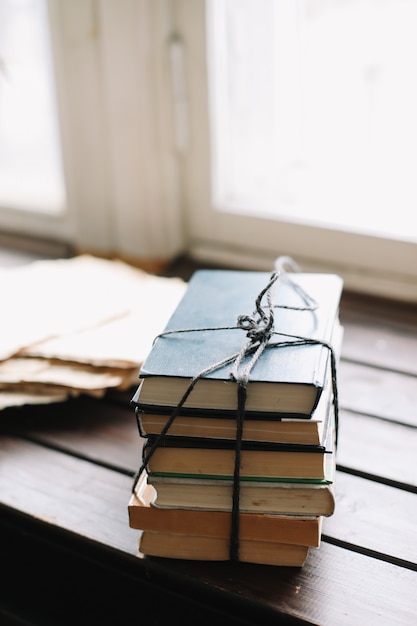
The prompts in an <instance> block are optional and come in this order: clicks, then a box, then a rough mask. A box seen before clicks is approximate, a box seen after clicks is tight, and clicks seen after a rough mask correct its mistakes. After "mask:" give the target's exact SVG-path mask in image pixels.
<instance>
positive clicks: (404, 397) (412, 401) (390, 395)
mask: <svg viewBox="0 0 417 626" xmlns="http://www.w3.org/2000/svg"><path fill="white" fill-rule="evenodd" d="M338 390H339V403H340V406H341V407H342V408H344V409H348V410H350V411H356V412H358V413H364V414H368V415H376V416H378V417H382V418H384V419H389V420H392V421H394V422H399V423H402V424H409V425H410V426H414V427H417V410H416V406H417V377H414V376H406V375H403V374H398V373H396V372H389V371H384V370H379V369H376V368H374V367H369V366H367V365H358V364H354V363H349V362H346V361H343V360H342V361H341V363H340V365H339V368H338Z"/></svg>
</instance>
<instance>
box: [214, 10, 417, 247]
mask: <svg viewBox="0 0 417 626" xmlns="http://www.w3.org/2000/svg"><path fill="white" fill-rule="evenodd" d="M207 7H208V14H207V15H208V34H209V37H208V46H209V47H208V56H209V76H210V82H209V86H210V107H211V109H210V110H211V127H212V158H213V166H214V167H213V184H212V188H213V199H214V203H215V206H216V208H217V209H218V210H222V211H228V212H236V213H243V212H245V213H248V214H255V215H259V216H266V217H276V218H277V219H284V220H289V221H292V222H303V223H307V224H308V223H309V224H312V225H321V226H325V227H332V228H340V229H345V230H348V231H349V230H350V231H352V232H363V233H366V234H371V235H380V236H385V235H387V236H388V237H390V238H399V239H403V240H409V241H417V222H416V221H415V217H414V216H415V213H416V210H417V175H416V173H417V115H416V111H417V37H416V30H417V3H416V2H415V0H366V1H363V0H327V1H326V0H262V2H260V1H259V0H233V2H230V1H228V0H208V2H207Z"/></svg>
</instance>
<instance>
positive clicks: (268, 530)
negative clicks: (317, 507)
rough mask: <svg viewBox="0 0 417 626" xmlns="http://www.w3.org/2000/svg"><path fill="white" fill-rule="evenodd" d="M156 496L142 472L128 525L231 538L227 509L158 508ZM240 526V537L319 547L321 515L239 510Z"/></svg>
mask: <svg viewBox="0 0 417 626" xmlns="http://www.w3.org/2000/svg"><path fill="white" fill-rule="evenodd" d="M155 498H156V491H155V489H154V487H153V486H152V485H150V484H148V483H147V480H146V475H145V474H143V478H142V479H141V481H140V482H139V484H138V486H137V489H136V491H135V493H134V494H132V496H131V499H130V501H129V505H128V513H129V525H130V527H131V528H137V529H139V530H154V531H158V532H169V533H177V534H187V535H200V536H204V537H206V536H207V537H223V538H225V539H226V538H229V537H230V528H231V513H230V512H226V511H206V510H192V509H191V510H190V509H179V508H168V509H161V508H157V507H155V506H153V503H154V501H155ZM239 528H240V531H239V533H240V539H249V540H262V541H273V542H280V543H294V544H301V545H308V546H312V547H319V545H320V537H321V528H322V518H321V517H319V516H293V515H271V514H264V513H262V512H261V513H259V512H258V513H243V512H241V513H240V518H239Z"/></svg>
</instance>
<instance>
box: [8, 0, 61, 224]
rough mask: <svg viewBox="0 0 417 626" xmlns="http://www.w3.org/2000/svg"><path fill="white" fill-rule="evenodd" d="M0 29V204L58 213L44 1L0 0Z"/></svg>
mask: <svg viewBox="0 0 417 626" xmlns="http://www.w3.org/2000/svg"><path fill="white" fill-rule="evenodd" d="M0 33H1V36H0V59H1V72H0V111H1V113H0V204H1V205H2V206H4V207H10V208H13V209H22V208H23V209H30V210H39V211H46V212H52V213H61V212H63V211H64V210H65V204H66V200H65V186H64V179H63V172H62V162H61V146H60V138H59V130H58V120H57V108H56V100H55V85H54V78H53V68H52V63H51V61H52V56H51V53H50V47H49V44H50V39H49V32H48V19H47V14H46V4H45V2H44V1H43V0H20V1H19V0H18V1H16V0H14V1H12V0H0ZM22 181H24V184H22Z"/></svg>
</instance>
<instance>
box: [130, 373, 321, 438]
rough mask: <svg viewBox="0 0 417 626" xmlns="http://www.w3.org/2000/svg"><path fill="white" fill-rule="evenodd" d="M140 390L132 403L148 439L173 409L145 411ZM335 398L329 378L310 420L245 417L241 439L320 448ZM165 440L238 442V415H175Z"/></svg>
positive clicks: (215, 412) (164, 421)
mask: <svg viewBox="0 0 417 626" xmlns="http://www.w3.org/2000/svg"><path fill="white" fill-rule="evenodd" d="M140 391H141V390H140V387H139V388H138V389H137V391H136V393H135V395H134V396H133V398H132V400H131V404H132V405H133V406H134V407H135V413H136V418H137V422H138V428H139V433H140V435H141V437H144V438H145V439H147V438H149V437H151V438H152V437H153V436H155V435H159V434H160V433H161V432H162V430H163V428H164V427H165V425H166V423H167V421H168V419H169V417H170V409H168V411H165V412H159V413H154V412H152V411H149V412H148V411H145V410H142V408H141V407H142V403H141V399H140ZM331 396H332V385H331V383H330V377H329V380H328V382H327V383H326V392H325V393H322V394H321V396H320V400H319V402H318V405H317V407H316V409H315V410H314V416H312V417H311V419H308V420H307V419H304V418H302V419H300V418H284V419H278V418H277V417H276V416H274V417H273V418H271V415H270V414H267V413H257V414H253V413H252V414H249V415H246V416H245V421H244V427H243V432H242V438H243V440H244V441H259V442H270V443H291V444H303V445H312V446H319V445H323V444H324V440H325V437H326V433H327V426H328V415H329V411H328V407H329V401H330V398H331ZM165 437H166V438H167V437H173V438H176V437H183V438H184V437H185V438H190V437H196V438H200V439H203V438H206V439H228V440H235V439H236V411H230V412H228V413H225V412H224V411H223V412H222V411H212V412H211V413H209V412H206V413H203V414H202V413H201V412H200V413H199V412H198V411H197V412H194V413H191V414H187V413H185V414H181V413H180V414H179V415H176V417H175V420H174V421H173V422H172V424H171V425H170V427H169V429H168V431H167V432H166V434H165Z"/></svg>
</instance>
